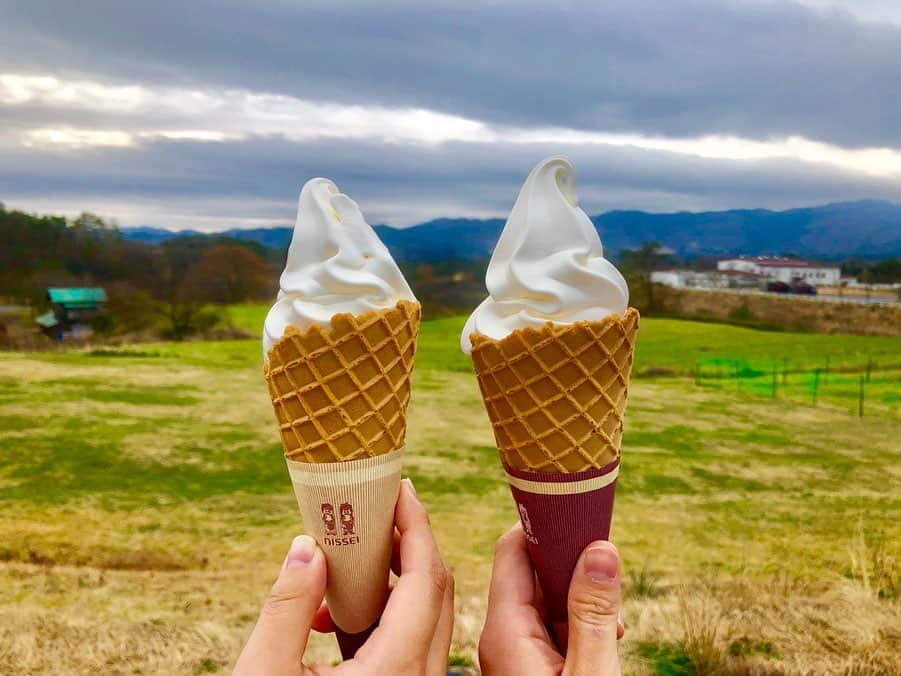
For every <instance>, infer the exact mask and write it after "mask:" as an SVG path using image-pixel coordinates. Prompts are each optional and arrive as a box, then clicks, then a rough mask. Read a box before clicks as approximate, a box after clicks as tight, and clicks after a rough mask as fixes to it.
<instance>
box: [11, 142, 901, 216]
mask: <svg viewBox="0 0 901 676" xmlns="http://www.w3.org/2000/svg"><path fill="white" fill-rule="evenodd" d="M559 150H560V148H559V146H551V145H546V144H522V145H517V144H512V145H499V144H482V143H448V144H443V145H441V146H423V145H420V144H398V143H386V142H377V141H352V140H318V141H311V142H306V143H293V142H290V141H287V140H285V139H283V138H276V137H255V138H249V139H246V140H243V141H236V142H228V143H198V142H185V141H157V142H152V143H148V144H146V145H144V146H142V147H136V148H93V149H82V150H79V151H77V152H74V151H69V152H46V153H36V152H31V151H29V150H27V149H22V148H15V147H13V148H7V149H0V196H3V197H2V198H3V199H4V200H5V201H7V203H8V204H9V205H10V206H19V205H21V206H27V205H39V206H40V207H41V208H45V207H46V208H53V207H55V205H64V206H65V208H67V209H68V210H70V211H71V210H76V211H77V210H79V209H90V210H97V211H100V212H102V213H106V214H109V215H117V216H119V218H120V220H121V222H123V223H124V224H126V225H135V224H141V223H150V224H153V225H159V226H164V227H199V228H203V229H221V228H227V227H235V226H242V225H248V224H252V223H257V224H263V225H277V224H278V225H286V224H290V223H291V222H292V221H293V218H294V211H295V200H296V196H297V193H298V192H299V189H300V186H301V185H302V183H303V182H304V181H306V180H307V179H309V178H311V177H313V176H317V175H325V176H328V177H331V178H333V179H334V180H335V181H336V182H337V183H338V185H339V186H340V187H341V188H342V189H343V190H345V191H346V192H347V193H348V194H350V195H351V196H352V197H354V198H355V199H356V200H357V201H358V202H359V203H360V205H361V207H362V208H363V210H364V213H366V214H367V216H368V218H369V219H370V221H371V222H373V223H378V222H388V223H391V224H398V225H407V224H410V223H412V222H416V221H420V220H426V219H428V218H433V217H438V216H446V215H452V216H460V215H470V216H499V215H505V214H506V213H507V212H508V210H509V208H510V206H511V205H512V203H513V201H514V199H515V197H516V194H517V191H518V189H519V186H520V185H521V183H522V181H523V179H524V178H525V175H526V173H528V170H529V168H530V167H531V166H532V165H533V164H535V163H536V162H537V161H539V160H540V159H542V158H543V157H545V156H547V155H550V154H554V153H556V152H559ZM567 155H568V156H569V157H571V159H572V160H573V161H574V163H575V165H576V169H577V171H578V191H579V194H580V197H581V202H582V205H583V207H584V208H585V209H586V210H587V211H589V212H590V213H597V212H600V211H604V210H608V209H614V208H643V209H646V210H651V211H668V210H676V209H685V210H701V209H719V208H731V207H770V208H787V207H795V206H802V205H809V204H816V203H823V202H828V201H837V200H840V199H858V198H863V197H877V198H885V199H894V200H897V198H898V196H899V192H898V186H897V182H896V181H895V182H892V181H888V180H882V179H877V178H872V177H866V176H862V175H860V174H855V173H851V172H847V171H842V170H839V169H832V168H828V167H825V166H824V165H815V164H808V163H803V162H798V161H790V160H778V161H776V160H766V161H759V160H758V161H740V162H736V161H727V160H712V159H703V158H697V157H691V156H685V155H679V154H675V153H668V152H661V151H649V150H640V149H636V148H631V147H614V146H597V145H596V146H572V147H569V148H567ZM29 208H37V207H33V206H29Z"/></svg>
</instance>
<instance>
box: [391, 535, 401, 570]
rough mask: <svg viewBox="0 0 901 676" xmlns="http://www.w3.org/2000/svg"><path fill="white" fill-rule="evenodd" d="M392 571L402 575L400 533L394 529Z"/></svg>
mask: <svg viewBox="0 0 901 676" xmlns="http://www.w3.org/2000/svg"><path fill="white" fill-rule="evenodd" d="M391 572H392V573H394V574H395V575H400V533H398V532H397V528H395V529H394V543H393V544H392V545H391Z"/></svg>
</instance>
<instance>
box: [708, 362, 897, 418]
mask: <svg viewBox="0 0 901 676" xmlns="http://www.w3.org/2000/svg"><path fill="white" fill-rule="evenodd" d="M695 383H696V384H697V385H699V386H708V387H720V388H723V389H731V390H737V391H739V392H742V393H745V394H749V395H753V396H759V397H766V398H770V399H784V400H786V401H789V402H796V403H799V404H802V403H803V404H809V405H812V406H817V405H820V404H824V405H831V406H839V407H842V408H845V409H847V410H848V412H849V413H850V414H852V415H857V416H859V417H864V416H865V415H886V414H888V415H893V416H897V415H898V414H899V409H901V362H891V363H887V362H878V361H876V360H875V359H873V358H865V359H863V360H860V361H857V362H851V363H848V362H846V361H840V362H837V363H832V359H831V358H830V357H829V356H825V357H823V360H822V362H821V363H820V364H818V365H812V364H810V363H804V364H798V363H794V364H793V363H792V362H791V361H790V360H788V359H769V360H756V361H749V360H745V359H733V358H728V357H707V358H703V359H700V360H698V362H697V366H696V369H695Z"/></svg>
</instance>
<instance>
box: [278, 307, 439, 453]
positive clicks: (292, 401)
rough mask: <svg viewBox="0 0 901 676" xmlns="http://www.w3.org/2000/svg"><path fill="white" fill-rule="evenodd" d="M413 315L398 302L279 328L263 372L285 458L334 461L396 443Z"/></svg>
mask: <svg viewBox="0 0 901 676" xmlns="http://www.w3.org/2000/svg"><path fill="white" fill-rule="evenodd" d="M420 312H421V311H420V307H419V304H418V303H414V302H411V301H404V300H402V301H400V302H398V304H397V305H396V306H395V307H393V308H390V309H387V310H380V311H377V312H369V313H366V314H364V315H359V316H354V315H350V314H339V315H335V316H334V317H332V322H331V327H330V328H328V329H323V328H322V327H319V326H312V327H310V328H309V329H307V330H305V331H301V330H300V329H298V328H297V327H293V326H289V327H288V328H287V329H286V330H285V334H284V335H283V336H282V338H281V339H280V340H279V341H278V343H276V344H275V345H274V346H273V347H272V349H271V350H270V351H269V355H268V356H269V359H268V362H267V363H266V366H265V367H264V371H265V375H266V382H267V383H268V385H269V394H270V395H271V397H272V406H273V408H274V409H275V417H276V419H277V420H278V424H279V430H280V432H281V437H282V444H283V445H284V447H285V455H286V456H287V457H289V458H291V459H292V460H298V461H302V462H315V463H320V462H341V461H347V460H358V459H360V458H369V457H373V456H376V455H382V454H383V453H390V452H391V451H393V450H395V449H398V448H400V447H401V446H402V445H403V443H404V435H405V433H406V429H407V403H408V402H409V401H410V375H411V373H412V371H413V358H414V356H415V353H416V338H417V336H418V335H419V319H420Z"/></svg>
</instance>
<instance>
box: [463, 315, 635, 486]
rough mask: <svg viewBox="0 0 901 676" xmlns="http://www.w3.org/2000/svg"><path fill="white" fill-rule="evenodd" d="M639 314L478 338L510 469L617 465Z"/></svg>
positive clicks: (476, 353)
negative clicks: (614, 463)
mask: <svg viewBox="0 0 901 676" xmlns="http://www.w3.org/2000/svg"><path fill="white" fill-rule="evenodd" d="M638 319H639V317H638V311H637V310H635V309H634V308H629V309H628V311H627V312H626V314H625V315H624V316H622V317H620V316H618V315H613V316H610V317H606V318H605V319H603V320H601V321H599V322H576V323H575V324H571V325H569V326H554V325H552V324H550V323H548V324H546V325H545V326H544V327H542V328H541V329H539V330H535V329H523V330H516V331H514V332H513V333H512V334H510V335H509V336H507V337H505V338H503V339H502V340H492V339H490V338H487V337H485V336H482V335H479V334H473V336H472V360H473V363H474V364H475V368H476V374H477V376H478V381H479V387H480V389H481V390H482V398H483V399H484V401H485V408H486V409H487V411H488V417H489V418H490V419H491V424H492V426H493V428H494V437H495V440H496V442H497V448H498V451H499V452H500V454H501V459H502V460H503V461H504V463H505V464H506V465H508V466H510V467H513V468H515V469H522V470H530V471H534V472H581V471H583V470H586V469H590V468H592V467H602V466H604V465H606V464H607V463H609V462H612V461H613V460H615V459H616V458H618V457H619V454H620V445H621V442H622V435H623V416H624V414H625V409H626V397H627V395H628V389H629V376H630V374H631V372H632V360H633V353H634V349H635V338H636V335H637V333H638Z"/></svg>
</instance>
